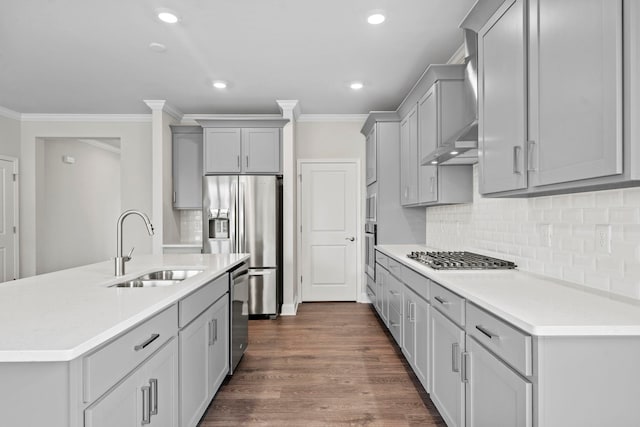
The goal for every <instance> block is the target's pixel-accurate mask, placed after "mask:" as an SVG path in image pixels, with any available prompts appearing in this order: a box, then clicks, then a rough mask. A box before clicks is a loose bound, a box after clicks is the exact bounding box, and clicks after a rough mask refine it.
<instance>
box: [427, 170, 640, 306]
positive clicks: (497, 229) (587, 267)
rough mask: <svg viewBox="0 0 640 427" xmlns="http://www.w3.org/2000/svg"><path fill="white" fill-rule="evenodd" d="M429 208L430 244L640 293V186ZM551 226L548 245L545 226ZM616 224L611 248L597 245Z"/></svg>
mask: <svg viewBox="0 0 640 427" xmlns="http://www.w3.org/2000/svg"><path fill="white" fill-rule="evenodd" d="M477 188H478V187H477V167H474V189H475V194H474V203H469V204H463V205H453V206H439V207H434V208H427V233H426V234H427V236H426V243H427V245H428V246H432V247H435V248H439V249H449V250H460V249H466V250H477V251H479V252H483V253H487V254H488V255H493V256H498V257H502V258H505V259H509V260H514V261H515V262H516V263H517V264H518V268H519V269H521V270H523V271H530V272H533V273H538V274H543V275H546V276H550V277H556V278H561V279H562V280H566V281H569V282H572V283H576V284H579V285H584V286H588V287H593V288H598V289H604V290H610V291H612V292H615V293H618V294H621V295H626V296H632V297H634V298H638V299H640V188H626V189H616V190H605V191H598V192H587V193H577V194H568V195H558V196H545V197H535V198H530V199H494V198H483V197H481V196H480V195H479V194H478V192H477ZM546 224H548V225H549V226H550V231H551V233H550V234H551V239H550V245H548V244H547V243H548V242H547V238H546V235H545V234H544V233H542V232H541V230H544V228H541V226H546ZM596 224H598V225H607V224H608V225H611V254H608V253H606V251H605V252H604V253H603V251H602V249H599V250H597V249H596Z"/></svg>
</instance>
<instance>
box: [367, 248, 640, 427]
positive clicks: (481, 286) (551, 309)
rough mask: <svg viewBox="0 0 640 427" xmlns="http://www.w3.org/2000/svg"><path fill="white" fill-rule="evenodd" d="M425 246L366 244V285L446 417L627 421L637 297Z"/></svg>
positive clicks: (639, 337)
mask: <svg viewBox="0 0 640 427" xmlns="http://www.w3.org/2000/svg"><path fill="white" fill-rule="evenodd" d="M428 250H432V249H430V248H426V247H423V246H417V245H379V246H376V278H375V282H371V281H370V282H369V284H368V288H369V289H368V293H369V295H370V298H372V300H373V302H374V305H375V308H376V310H377V311H378V314H379V315H380V317H381V318H382V320H383V321H384V322H385V324H386V325H387V326H388V328H389V331H390V332H391V335H392V336H393V337H394V338H395V339H396V341H397V343H398V345H399V346H400V347H401V348H402V351H403V354H404V355H405V357H406V358H407V360H408V362H409V364H410V365H411V367H412V368H413V370H414V372H415V373H416V376H417V377H418V379H419V380H420V382H421V383H422V384H423V386H424V388H425V389H426V390H427V392H429V393H430V397H431V400H432V401H433V402H434V403H435V405H436V407H437V408H438V410H439V412H440V414H441V415H442V416H443V418H444V419H445V421H446V422H447V425H449V426H460V425H475V426H485V425H487V426H488V425H505V426H506V425H509V426H528V427H542V426H544V427H548V426H594V427H595V426H601V425H616V426H635V425H638V420H639V419H640V407H638V405H637V404H636V401H637V385H638V383H640V367H639V366H638V363H637V361H638V359H639V358H640V303H639V302H638V301H635V300H632V299H629V298H625V297H622V296H617V295H613V294H610V293H606V292H603V291H598V290H591V289H588V288H585V287H580V286H578V285H572V284H570V283H567V282H563V281H560V280H556V279H552V278H548V277H543V276H538V275H535V274H530V273H526V272H522V271H518V270H466V271H461V270H448V271H445V270H434V269H432V268H430V267H428V266H426V265H424V264H422V263H420V262H417V261H415V260H413V259H410V258H408V257H407V254H408V253H409V252H411V251H428Z"/></svg>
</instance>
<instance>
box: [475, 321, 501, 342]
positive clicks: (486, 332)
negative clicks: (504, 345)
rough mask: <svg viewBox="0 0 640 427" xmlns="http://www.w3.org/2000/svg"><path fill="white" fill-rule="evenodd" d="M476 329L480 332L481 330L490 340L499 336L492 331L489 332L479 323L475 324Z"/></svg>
mask: <svg viewBox="0 0 640 427" xmlns="http://www.w3.org/2000/svg"><path fill="white" fill-rule="evenodd" d="M476 329H477V330H479V331H480V332H482V333H483V334H484V335H486V336H487V337H489V339H490V340H492V339H494V338H500V336H498V335H496V334H494V333H493V332H491V331H490V330H488V329H487V328H484V327H482V326H480V325H476Z"/></svg>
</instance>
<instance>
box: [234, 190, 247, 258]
mask: <svg viewBox="0 0 640 427" xmlns="http://www.w3.org/2000/svg"><path fill="white" fill-rule="evenodd" d="M244 202H245V200H244V183H243V182H240V181H239V182H238V233H237V235H236V236H237V237H236V251H237V252H240V253H244V251H245V241H244V240H245V237H244V228H245V223H244V208H245V203H244Z"/></svg>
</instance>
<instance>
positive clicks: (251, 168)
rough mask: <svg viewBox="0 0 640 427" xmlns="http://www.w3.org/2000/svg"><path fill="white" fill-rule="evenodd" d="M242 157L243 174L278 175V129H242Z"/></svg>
mask: <svg viewBox="0 0 640 427" xmlns="http://www.w3.org/2000/svg"><path fill="white" fill-rule="evenodd" d="M242 157H243V158H242V169H243V172H244V173H279V172H280V129H278V128H247V129H242Z"/></svg>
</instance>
